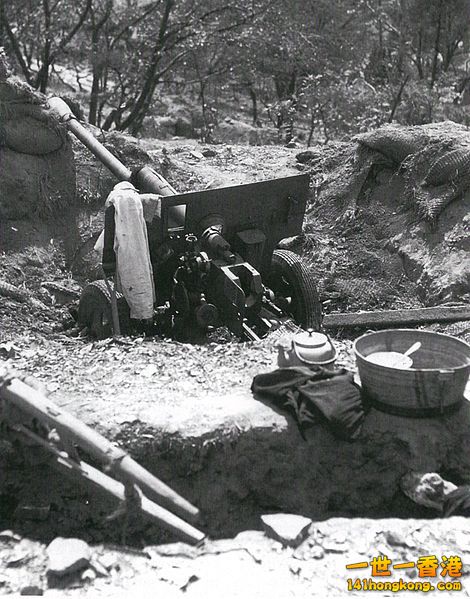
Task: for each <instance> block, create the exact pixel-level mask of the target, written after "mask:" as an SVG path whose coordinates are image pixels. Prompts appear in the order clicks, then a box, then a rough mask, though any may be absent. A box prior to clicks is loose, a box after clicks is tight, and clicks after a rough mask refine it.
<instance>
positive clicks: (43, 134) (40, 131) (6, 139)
mask: <svg viewBox="0 0 470 599" xmlns="http://www.w3.org/2000/svg"><path fill="white" fill-rule="evenodd" d="M1 138H2V144H3V145H5V146H7V147H8V148H10V149H11V150H14V151H15V152H20V153H22V154H33V155H36V156H43V155H44V154H50V153H51V152H56V151H57V150H59V149H60V148H61V147H62V146H63V145H64V141H65V134H64V132H63V131H62V130H61V129H60V128H58V127H56V128H50V127H48V126H46V125H45V124H43V123H42V122H40V121H38V120H36V119H34V118H32V117H25V118H22V119H19V120H13V119H11V120H9V121H7V122H6V123H3V124H2V131H1Z"/></svg>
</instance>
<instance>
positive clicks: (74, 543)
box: [46, 537, 91, 576]
mask: <svg viewBox="0 0 470 599" xmlns="http://www.w3.org/2000/svg"><path fill="white" fill-rule="evenodd" d="M46 552H47V556H48V558H49V564H48V567H47V572H48V573H49V574H54V575H55V576H65V575H66V574H70V573H72V572H76V571H77V570H81V569H82V568H85V567H86V566H88V564H89V562H90V559H91V549H90V547H89V546H88V544H87V543H85V541H82V540H81V539H65V538H63V537H57V538H55V539H54V540H53V541H52V542H51V543H50V544H49V545H48V547H47V549H46Z"/></svg>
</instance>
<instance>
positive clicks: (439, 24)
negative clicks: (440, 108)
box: [430, 0, 444, 87]
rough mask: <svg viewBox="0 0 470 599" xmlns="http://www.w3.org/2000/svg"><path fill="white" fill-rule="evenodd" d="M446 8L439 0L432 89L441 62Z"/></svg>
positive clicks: (442, 1)
mask: <svg viewBox="0 0 470 599" xmlns="http://www.w3.org/2000/svg"><path fill="white" fill-rule="evenodd" d="M443 7H444V0H439V12H438V21H437V29H436V37H435V41H434V56H433V59H432V69H431V81H430V87H434V84H435V83H436V79H437V63H438V60H439V58H438V57H439V49H440V45H441V31H442V12H443Z"/></svg>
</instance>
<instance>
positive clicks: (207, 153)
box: [202, 148, 217, 158]
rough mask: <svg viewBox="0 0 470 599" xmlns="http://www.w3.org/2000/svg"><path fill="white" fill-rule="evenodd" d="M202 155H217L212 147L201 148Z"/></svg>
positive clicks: (211, 156) (207, 156) (208, 156)
mask: <svg viewBox="0 0 470 599" xmlns="http://www.w3.org/2000/svg"><path fill="white" fill-rule="evenodd" d="M202 155H203V156H204V157H205V158H213V157H214V156H217V152H216V151H215V150H212V148H205V149H204V150H202Z"/></svg>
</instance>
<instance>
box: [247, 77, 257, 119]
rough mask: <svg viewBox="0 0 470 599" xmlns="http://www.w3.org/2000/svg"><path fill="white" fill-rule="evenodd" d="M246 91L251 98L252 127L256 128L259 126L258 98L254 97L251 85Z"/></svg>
mask: <svg viewBox="0 0 470 599" xmlns="http://www.w3.org/2000/svg"><path fill="white" fill-rule="evenodd" d="M248 91H249V94H250V98H251V109H252V111H253V125H255V126H258V125H259V121H258V98H257V96H256V92H255V90H254V89H253V86H252V85H250V87H249V89H248Z"/></svg>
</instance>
